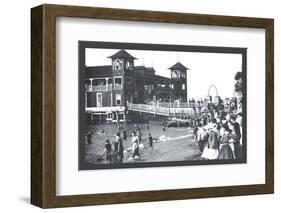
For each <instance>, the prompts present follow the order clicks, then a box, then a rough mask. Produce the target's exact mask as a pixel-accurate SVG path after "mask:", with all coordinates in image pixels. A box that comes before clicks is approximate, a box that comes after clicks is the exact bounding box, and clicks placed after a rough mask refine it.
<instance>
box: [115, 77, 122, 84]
mask: <svg viewBox="0 0 281 213" xmlns="http://www.w3.org/2000/svg"><path fill="white" fill-rule="evenodd" d="M114 84H115V85H116V84H118V85H121V84H122V78H120V77H118V78H114Z"/></svg>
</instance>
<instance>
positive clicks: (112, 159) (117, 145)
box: [102, 124, 153, 164]
mask: <svg viewBox="0 0 281 213" xmlns="http://www.w3.org/2000/svg"><path fill="white" fill-rule="evenodd" d="M146 128H147V129H149V124H147V126H146ZM121 133H122V134H121ZM114 136H115V140H114V141H113V142H112V143H111V142H110V140H109V139H106V140H105V145H104V150H103V152H102V155H106V161H108V162H109V163H112V164H117V163H123V159H124V150H125V149H124V144H123V140H127V132H126V130H125V128H123V127H122V126H120V127H119V131H118V132H117V133H116V134H115V135H114ZM147 139H148V141H147V142H146V143H147V144H149V147H150V149H153V138H152V136H151V133H149V135H148V138H147ZM142 140H143V139H142V133H141V128H140V126H139V125H137V124H136V125H135V130H134V131H133V132H132V136H131V142H130V143H129V145H128V148H127V149H126V151H127V152H131V153H132V156H131V157H130V159H132V160H136V159H139V158H140V146H141V142H142ZM143 144H144V143H143ZM112 147H113V149H112Z"/></svg>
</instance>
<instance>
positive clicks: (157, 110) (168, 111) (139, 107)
mask: <svg viewBox="0 0 281 213" xmlns="http://www.w3.org/2000/svg"><path fill="white" fill-rule="evenodd" d="M127 107H128V110H132V111H138V112H147V113H152V114H159V115H166V116H170V115H193V114H194V111H193V109H192V108H190V107H164V106H157V105H150V104H133V103H128V104H127Z"/></svg>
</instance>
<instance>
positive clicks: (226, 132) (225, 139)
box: [218, 123, 237, 160]
mask: <svg viewBox="0 0 281 213" xmlns="http://www.w3.org/2000/svg"><path fill="white" fill-rule="evenodd" d="M220 131H221V144H220V150H219V157H218V159H219V160H227V159H234V156H233V152H232V150H231V148H230V146H229V142H230V140H231V139H233V140H236V138H237V137H236V136H235V135H234V134H232V133H231V132H232V131H231V129H229V127H228V125H227V124H226V123H225V124H223V125H222V127H221V130H220Z"/></svg>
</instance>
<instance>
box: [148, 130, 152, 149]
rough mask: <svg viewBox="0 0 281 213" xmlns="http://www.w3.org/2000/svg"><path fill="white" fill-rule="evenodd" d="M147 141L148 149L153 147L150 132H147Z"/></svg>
mask: <svg viewBox="0 0 281 213" xmlns="http://www.w3.org/2000/svg"><path fill="white" fill-rule="evenodd" d="M148 142H149V147H150V149H153V138H152V136H151V133H149V134H148Z"/></svg>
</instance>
